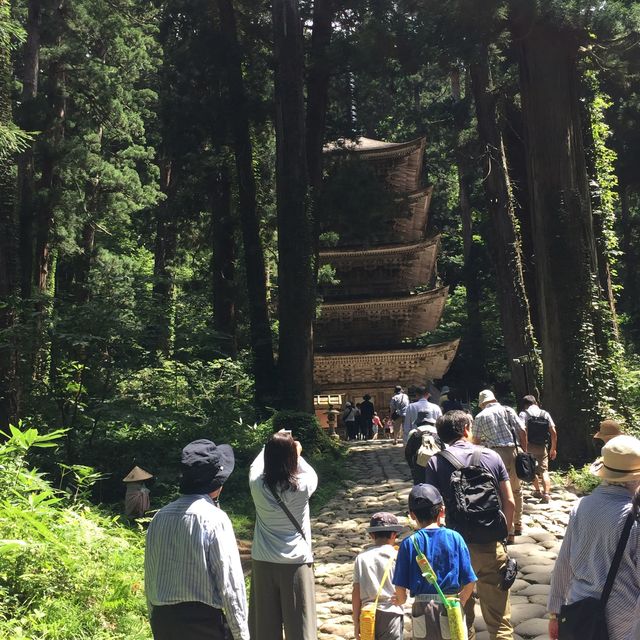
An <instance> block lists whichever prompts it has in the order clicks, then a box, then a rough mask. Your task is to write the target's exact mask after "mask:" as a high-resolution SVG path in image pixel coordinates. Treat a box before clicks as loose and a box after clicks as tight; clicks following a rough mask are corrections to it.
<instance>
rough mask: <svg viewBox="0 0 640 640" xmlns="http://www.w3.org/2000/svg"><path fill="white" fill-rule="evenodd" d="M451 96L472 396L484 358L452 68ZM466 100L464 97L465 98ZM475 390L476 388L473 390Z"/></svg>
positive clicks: (458, 96)
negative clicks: (453, 109) (454, 126)
mask: <svg viewBox="0 0 640 640" xmlns="http://www.w3.org/2000/svg"><path fill="white" fill-rule="evenodd" d="M450 81H451V94H452V96H453V99H454V100H455V103H456V109H455V112H456V113H457V114H464V117H462V119H461V121H458V120H459V118H456V129H457V133H456V141H455V145H456V154H455V155H456V170H457V173H458V193H459V206H460V217H461V223H462V256H463V260H464V269H463V277H464V284H465V288H466V297H465V300H466V308H467V331H466V332H465V336H464V341H463V347H462V348H461V352H462V353H463V354H468V355H469V357H468V361H467V362H466V365H465V366H464V368H463V370H464V373H465V377H466V384H465V386H466V387H467V390H468V391H469V392H470V393H471V394H472V395H475V393H476V392H478V391H480V389H482V388H484V386H485V384H486V380H487V370H486V356H485V349H484V340H483V335H482V320H481V317H480V300H481V297H482V296H481V287H480V281H479V278H478V264H477V262H478V252H477V249H476V247H475V246H474V242H473V208H472V206H471V198H470V196H469V192H470V187H469V183H470V174H471V171H470V169H469V159H468V157H467V156H466V155H465V154H464V153H463V151H462V144H463V143H462V135H461V133H462V130H463V129H464V128H465V126H466V125H467V124H468V120H469V118H468V116H469V108H468V103H467V102H465V104H464V107H463V106H462V92H461V85H460V70H459V69H458V68H455V69H454V70H453V71H452V72H451V74H450ZM465 100H466V98H465ZM476 387H478V388H476Z"/></svg>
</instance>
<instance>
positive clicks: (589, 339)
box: [515, 17, 613, 459]
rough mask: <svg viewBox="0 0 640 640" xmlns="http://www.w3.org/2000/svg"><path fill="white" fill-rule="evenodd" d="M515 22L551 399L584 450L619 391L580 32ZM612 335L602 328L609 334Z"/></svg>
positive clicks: (564, 444)
mask: <svg viewBox="0 0 640 640" xmlns="http://www.w3.org/2000/svg"><path fill="white" fill-rule="evenodd" d="M525 26H526V30H525V29H523V28H522V27H519V26H518V27H517V29H516V31H515V39H516V42H517V43H518V49H519V62H520V90H521V96H522V108H523V120H524V126H525V132H526V148H527V155H528V158H529V162H528V179H529V190H530V196H531V212H532V224H533V245H534V251H535V255H536V273H537V284H538V302H539V305H540V314H539V316H540V339H541V343H542V357H543V362H544V393H543V401H544V404H545V407H546V408H547V409H548V410H549V411H550V412H551V414H552V415H553V416H554V420H555V421H556V422H557V423H558V424H559V425H562V432H563V434H565V435H564V437H563V438H562V439H561V441H560V454H561V455H562V457H563V458H565V459H585V458H587V457H588V455H590V453H591V451H592V447H593V444H592V438H591V428H592V427H593V426H594V425H595V423H596V422H597V420H598V419H599V417H600V415H601V413H600V410H599V407H598V403H599V400H600V399H601V397H606V396H608V395H610V394H611V393H612V392H613V389H612V375H611V370H610V366H611V365H612V364H613V363H612V362H611V361H607V360H606V359H603V358H602V357H601V356H602V355H606V354H602V341H603V337H602V336H601V335H598V334H599V331H601V330H602V327H603V326H604V325H606V324H607V323H606V322H603V320H602V317H603V316H606V315H607V314H608V309H607V308H603V305H601V304H598V301H599V299H600V292H599V286H598V263H597V256H596V246H595V238H594V229H593V216H592V211H591V202H590V195H589V184H588V176H587V169H586V164H585V152H584V145H583V139H582V125H581V117H580V103H579V100H580V93H579V75H578V54H579V48H580V45H581V40H580V37H579V34H578V33H576V32H575V31H574V30H572V29H571V28H569V27H566V26H563V25H561V24H558V23H555V22H554V21H553V20H552V19H550V18H544V17H542V18H538V17H536V18H534V19H533V20H532V21H528V22H527V23H526V25H525ZM606 339H607V338H606V337H605V338H604V340H606Z"/></svg>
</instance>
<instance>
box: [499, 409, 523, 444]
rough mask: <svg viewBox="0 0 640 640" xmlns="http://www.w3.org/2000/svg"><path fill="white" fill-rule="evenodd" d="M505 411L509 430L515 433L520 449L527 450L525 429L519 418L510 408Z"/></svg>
mask: <svg viewBox="0 0 640 640" xmlns="http://www.w3.org/2000/svg"><path fill="white" fill-rule="evenodd" d="M505 409H506V410H507V421H508V422H509V425H510V426H511V428H512V429H513V430H514V431H515V432H516V435H517V436H518V440H519V441H520V447H521V449H522V450H523V451H526V450H527V445H528V442H527V427H526V426H525V424H524V422H523V421H522V420H521V419H520V416H519V415H518V414H517V413H516V412H515V411H514V410H513V409H512V408H511V407H505Z"/></svg>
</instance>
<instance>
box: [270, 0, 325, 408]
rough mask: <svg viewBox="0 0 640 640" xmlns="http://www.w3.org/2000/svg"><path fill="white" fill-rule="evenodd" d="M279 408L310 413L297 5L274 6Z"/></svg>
mask: <svg viewBox="0 0 640 640" xmlns="http://www.w3.org/2000/svg"><path fill="white" fill-rule="evenodd" d="M273 25H274V45H275V66H276V70H275V106H276V150H277V160H276V198H277V208H278V260H279V263H278V314H279V319H280V335H279V355H278V372H279V383H280V401H281V406H282V407H283V408H286V409H298V410H302V411H311V410H312V409H313V329H312V323H313V316H314V311H315V287H314V277H313V274H314V260H313V251H314V247H313V244H314V243H313V220H312V216H311V213H310V210H309V207H308V178H307V154H306V144H305V109H304V91H303V68H304V51H303V44H302V25H301V22H300V14H299V11H298V2H297V0H274V1H273Z"/></svg>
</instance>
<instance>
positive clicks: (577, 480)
mask: <svg viewBox="0 0 640 640" xmlns="http://www.w3.org/2000/svg"><path fill="white" fill-rule="evenodd" d="M590 467H591V465H590V464H585V465H584V466H583V467H579V468H576V467H573V466H570V467H569V468H568V469H565V470H563V471H553V472H552V473H551V477H552V479H553V481H554V484H558V485H561V486H564V487H566V488H567V489H571V490H572V491H575V492H576V493H577V494H578V495H586V494H588V493H591V492H592V491H593V490H594V489H595V488H596V487H597V486H598V485H599V484H600V480H598V478H597V477H596V476H594V475H593V474H592V473H591V472H590V470H589V469H590Z"/></svg>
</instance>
